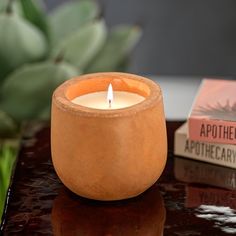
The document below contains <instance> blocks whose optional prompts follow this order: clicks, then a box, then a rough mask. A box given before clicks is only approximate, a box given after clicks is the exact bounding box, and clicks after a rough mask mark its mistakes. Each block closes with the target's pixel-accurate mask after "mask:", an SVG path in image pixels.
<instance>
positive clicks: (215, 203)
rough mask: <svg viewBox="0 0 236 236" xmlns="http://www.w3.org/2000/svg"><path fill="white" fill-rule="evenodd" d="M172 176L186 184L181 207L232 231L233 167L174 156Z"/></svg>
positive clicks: (235, 217) (235, 208)
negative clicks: (184, 196)
mask: <svg viewBox="0 0 236 236" xmlns="http://www.w3.org/2000/svg"><path fill="white" fill-rule="evenodd" d="M174 161H175V162H174V174H175V177H176V178H177V179H178V180H180V181H184V182H186V183H189V184H187V185H186V187H185V192H186V199H185V207H186V208H192V209H194V210H195V215H196V216H197V217H199V218H202V219H206V220H208V221H211V222H212V224H213V226H214V227H216V228H219V229H220V230H221V231H222V232H225V233H230V234H236V228H235V226H236V225H235V224H236V171H235V169H231V168H227V167H222V166H217V165H213V164H208V163H204V162H200V161H194V160H190V159H185V158H178V157H175V160H174Z"/></svg>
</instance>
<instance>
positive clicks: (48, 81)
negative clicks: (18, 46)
mask: <svg viewBox="0 0 236 236" xmlns="http://www.w3.org/2000/svg"><path fill="white" fill-rule="evenodd" d="M78 74H79V71H78V70H77V69H76V68H74V67H73V66H71V65H69V64H67V63H65V62H60V63H54V62H50V61H49V62H43V63H35V64H29V65H25V66H23V67H22V68H20V69H18V70H16V71H15V72H14V73H13V74H11V75H10V76H9V77H8V78H7V79H6V80H5V82H4V83H3V86H2V90H1V101H0V109H2V110H3V111H5V112H6V113H7V114H9V115H10V116H11V117H13V118H14V119H15V120H16V121H17V122H21V121H23V120H30V119H38V118H39V117H40V116H41V115H42V113H44V116H46V115H45V113H46V110H47V111H49V113H50V109H48V107H50V104H51V96H52V93H53V91H54V89H55V88H56V87H57V86H58V85H59V84H60V83H62V82H64V81H65V80H67V79H69V78H71V77H73V76H76V75H78ZM48 115H50V114H48Z"/></svg>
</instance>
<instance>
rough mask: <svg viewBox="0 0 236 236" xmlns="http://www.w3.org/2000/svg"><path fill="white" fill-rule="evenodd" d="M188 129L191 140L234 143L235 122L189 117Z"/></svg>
mask: <svg viewBox="0 0 236 236" xmlns="http://www.w3.org/2000/svg"><path fill="white" fill-rule="evenodd" d="M188 130H189V133H188V137H189V139H191V140H198V141H203V142H212V143H225V144H236V122H232V121H223V120H210V119H196V118H193V117H190V118H189V120H188Z"/></svg>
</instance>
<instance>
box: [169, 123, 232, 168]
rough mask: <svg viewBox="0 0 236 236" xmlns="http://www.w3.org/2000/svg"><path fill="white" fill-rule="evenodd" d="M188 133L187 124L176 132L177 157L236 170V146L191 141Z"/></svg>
mask: <svg viewBox="0 0 236 236" xmlns="http://www.w3.org/2000/svg"><path fill="white" fill-rule="evenodd" d="M187 133H188V126H187V123H185V124H183V125H182V126H181V127H180V128H178V129H177V130H176V131H175V142H174V154H175V155H177V156H183V157H187V158H190V159H195V160H198V161H204V162H208V163H212V164H217V165H221V166H226V167H230V168H236V145H233V144H220V143H208V142H202V141H196V140H191V139H189V138H188V137H187Z"/></svg>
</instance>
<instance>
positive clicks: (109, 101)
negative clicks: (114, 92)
mask: <svg viewBox="0 0 236 236" xmlns="http://www.w3.org/2000/svg"><path fill="white" fill-rule="evenodd" d="M108 103H109V108H111V99H109V100H108Z"/></svg>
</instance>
